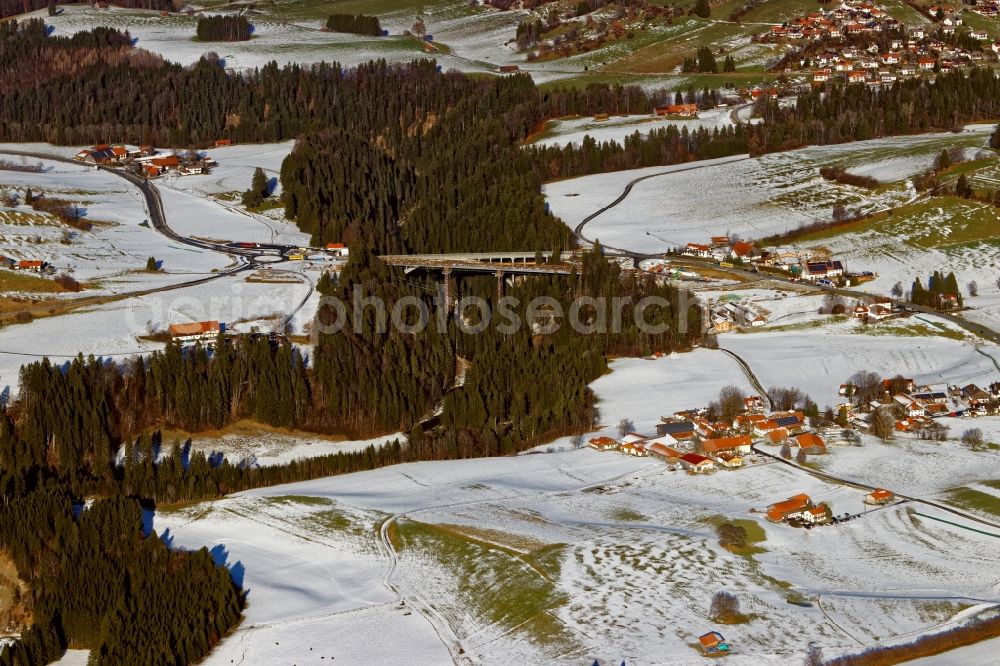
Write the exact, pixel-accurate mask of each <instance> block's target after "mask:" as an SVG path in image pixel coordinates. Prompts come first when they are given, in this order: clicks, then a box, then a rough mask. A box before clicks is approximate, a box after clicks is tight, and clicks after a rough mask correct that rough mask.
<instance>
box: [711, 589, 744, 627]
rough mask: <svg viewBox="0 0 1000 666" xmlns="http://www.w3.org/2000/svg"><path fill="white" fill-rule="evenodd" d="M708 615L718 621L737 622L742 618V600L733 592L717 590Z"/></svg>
mask: <svg viewBox="0 0 1000 666" xmlns="http://www.w3.org/2000/svg"><path fill="white" fill-rule="evenodd" d="M708 616H709V617H710V618H712V619H713V620H715V621H716V622H727V623H728V622H737V621H739V619H740V600H739V599H737V598H736V595H735V594H733V593H731V592H716V593H715V596H713V597H712V607H711V609H709V611H708Z"/></svg>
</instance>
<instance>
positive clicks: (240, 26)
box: [195, 14, 253, 42]
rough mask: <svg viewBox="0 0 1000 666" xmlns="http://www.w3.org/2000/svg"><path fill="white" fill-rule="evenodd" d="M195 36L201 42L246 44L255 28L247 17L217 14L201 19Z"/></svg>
mask: <svg viewBox="0 0 1000 666" xmlns="http://www.w3.org/2000/svg"><path fill="white" fill-rule="evenodd" d="M195 34H196V35H197V37H198V41H201V42H245V41H246V40H248V39H250V35H251V34H253V26H252V25H250V21H248V20H247V19H246V17H245V16H236V15H233V14H216V15H213V16H203V17H200V18H199V19H198V26H197V28H196V33H195Z"/></svg>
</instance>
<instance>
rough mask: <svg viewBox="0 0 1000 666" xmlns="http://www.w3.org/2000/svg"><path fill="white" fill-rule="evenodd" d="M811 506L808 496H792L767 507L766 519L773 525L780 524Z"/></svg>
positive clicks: (803, 494) (802, 494)
mask: <svg viewBox="0 0 1000 666" xmlns="http://www.w3.org/2000/svg"><path fill="white" fill-rule="evenodd" d="M810 506H812V500H811V499H809V495H806V494H805V493H801V494H799V495H793V496H792V497H789V498H788V499H786V500H784V501H782V502H776V503H774V504H772V505H771V506H769V507H767V519H768V520H770V521H771V522H774V523H780V522H782V521H785V520H788V519H789V518H791V517H793V516H796V515H798V514H800V513H802V512H803V511H805V510H806V509H808V508H809V507H810Z"/></svg>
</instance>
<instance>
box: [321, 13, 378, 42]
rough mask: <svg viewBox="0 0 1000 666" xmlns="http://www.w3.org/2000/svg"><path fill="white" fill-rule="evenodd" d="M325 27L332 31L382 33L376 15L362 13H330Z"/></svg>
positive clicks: (362, 33)
mask: <svg viewBox="0 0 1000 666" xmlns="http://www.w3.org/2000/svg"><path fill="white" fill-rule="evenodd" d="M326 27H327V29H328V30H332V31H334V32H350V33H354V34H355V35H370V36H372V37H378V36H379V35H381V34H382V26H381V25H380V24H379V22H378V17H377V16H365V15H364V14H330V17H329V18H327V19H326Z"/></svg>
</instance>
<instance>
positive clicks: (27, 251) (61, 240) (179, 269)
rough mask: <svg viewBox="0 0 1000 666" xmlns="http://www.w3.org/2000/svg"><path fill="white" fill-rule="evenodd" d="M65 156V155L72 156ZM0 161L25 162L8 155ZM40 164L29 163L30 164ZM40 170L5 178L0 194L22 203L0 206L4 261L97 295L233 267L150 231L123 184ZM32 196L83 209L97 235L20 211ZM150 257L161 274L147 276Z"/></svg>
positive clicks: (131, 190)
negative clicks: (88, 287) (43, 265)
mask: <svg viewBox="0 0 1000 666" xmlns="http://www.w3.org/2000/svg"><path fill="white" fill-rule="evenodd" d="M27 150H32V149H31V148H27ZM60 150H61V151H63V154H65V152H69V151H71V150H72V149H60ZM0 159H6V160H8V161H11V162H15V163H20V160H21V158H19V157H16V156H11V155H6V154H4V153H0ZM39 161H40V160H37V159H28V160H27V163H28V164H31V165H34V164H36V163H38V162H39ZM41 162H42V166H43V168H44V169H45V171H44V172H42V173H26V172H19V171H4V170H0V191H11V190H14V191H17V192H18V194H19V195H20V198H21V200H22V203H21V204H20V205H19V206H18V207H17V208H8V207H5V206H2V205H0V254H3V255H5V256H9V257H12V258H16V259H41V260H44V261H47V262H48V263H50V264H52V265H53V266H54V267H55V269H56V271H57V272H59V273H67V274H69V275H71V276H73V277H74V278H75V279H76V280H78V281H80V282H92V281H96V282H97V289H96V290H95V291H94V292H93V293H99V292H101V291H104V292H111V293H117V292H122V291H134V290H136V289H142V288H146V287H153V286H164V285H167V284H173V283H177V282H183V281H186V280H192V279H196V278H197V277H199V276H207V275H209V274H211V273H212V272H214V271H218V270H220V269H223V268H226V267H228V266H231V265H232V264H231V260H230V259H229V258H228V257H226V256H225V255H221V254H219V253H216V252H209V251H206V250H198V249H196V248H191V247H186V246H181V245H178V244H177V243H175V242H173V241H171V240H170V239H168V238H166V237H165V236H163V235H162V234H160V233H159V232H157V231H156V230H155V229H153V228H151V227H150V224H149V214H148V212H147V211H146V206H145V201H144V199H143V198H142V195H141V194H140V192H139V191H138V190H137V189H136V188H135V187H133V186H132V185H130V184H129V183H127V182H126V181H124V180H123V179H121V178H119V177H117V176H114V175H112V174H109V173H106V172H103V171H93V170H92V169H89V168H87V167H85V166H83V165H80V166H77V165H72V164H65V163H61V162H55V161H48V160H42V161H41ZM28 188H30V189H31V190H32V192H33V193H34V194H35V195H43V194H44V195H47V196H50V197H53V198H57V199H64V200H67V201H71V202H73V203H75V204H77V205H78V206H80V207H82V208H83V209H84V211H85V215H84V219H85V220H87V221H90V222H92V223H93V227H92V229H91V230H90V231H79V230H77V229H73V228H70V227H68V226H66V225H63V224H62V223H60V222H59V221H58V220H57V219H56V218H54V217H53V216H51V215H47V214H42V213H37V212H35V211H33V210H32V209H31V207H30V206H28V205H26V204H24V203H23V196H24V193H25V191H26V189H28ZM244 189H245V188H244ZM150 256H154V257H156V259H157V260H158V261H161V262H162V264H163V266H162V267H163V271H162V272H159V273H152V274H151V273H146V272H144V270H145V268H146V260H147V258H148V257H150Z"/></svg>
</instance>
